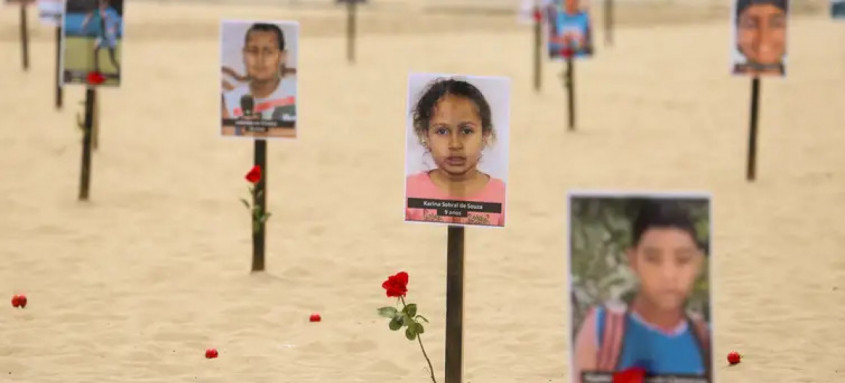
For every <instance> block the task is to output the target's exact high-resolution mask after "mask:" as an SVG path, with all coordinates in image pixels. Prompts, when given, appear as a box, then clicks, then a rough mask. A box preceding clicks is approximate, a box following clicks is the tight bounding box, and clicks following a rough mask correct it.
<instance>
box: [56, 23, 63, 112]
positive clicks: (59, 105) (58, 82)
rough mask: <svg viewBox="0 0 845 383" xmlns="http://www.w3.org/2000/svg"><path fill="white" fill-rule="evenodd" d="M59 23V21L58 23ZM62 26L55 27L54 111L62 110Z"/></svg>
mask: <svg viewBox="0 0 845 383" xmlns="http://www.w3.org/2000/svg"><path fill="white" fill-rule="evenodd" d="M59 23H61V21H59ZM61 65H62V26H61V24H58V25H56V109H61V108H62V85H61V81H62V75H61V73H59V72H60V71H61Z"/></svg>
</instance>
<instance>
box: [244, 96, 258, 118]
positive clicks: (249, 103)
mask: <svg viewBox="0 0 845 383" xmlns="http://www.w3.org/2000/svg"><path fill="white" fill-rule="evenodd" d="M253 109H255V99H254V98H252V95H249V94H245V95H243V96H241V110H242V111H243V114H244V117H252V116H253V114H255V111H254V110H253Z"/></svg>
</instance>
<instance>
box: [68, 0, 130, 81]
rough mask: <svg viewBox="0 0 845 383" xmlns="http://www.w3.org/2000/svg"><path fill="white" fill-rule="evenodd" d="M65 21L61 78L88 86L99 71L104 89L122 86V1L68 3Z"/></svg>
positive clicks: (88, 0) (73, 0) (101, 0)
mask: <svg viewBox="0 0 845 383" xmlns="http://www.w3.org/2000/svg"><path fill="white" fill-rule="evenodd" d="M65 7H66V8H65V14H64V20H63V22H62V25H63V28H62V34H63V37H62V65H61V67H62V73H63V75H62V79H63V81H64V83H65V84H73V83H78V84H87V82H88V74H89V73H91V72H99V73H100V74H101V75H102V76H103V77H105V81H104V82H103V83H102V84H100V85H103V86H115V87H116V86H120V60H119V57H120V51H121V48H122V39H123V0H67V2H66V4H65Z"/></svg>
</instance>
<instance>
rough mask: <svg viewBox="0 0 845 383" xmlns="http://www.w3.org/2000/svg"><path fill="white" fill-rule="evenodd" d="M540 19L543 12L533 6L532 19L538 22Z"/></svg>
mask: <svg viewBox="0 0 845 383" xmlns="http://www.w3.org/2000/svg"><path fill="white" fill-rule="evenodd" d="M540 20H543V14H542V13H540V9H539V8H534V21H535V22H538V23H539V22H540Z"/></svg>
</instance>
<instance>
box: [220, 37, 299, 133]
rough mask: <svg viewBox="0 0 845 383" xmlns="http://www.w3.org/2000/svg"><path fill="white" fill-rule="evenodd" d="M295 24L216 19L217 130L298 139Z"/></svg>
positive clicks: (297, 50) (296, 40) (297, 44)
mask: <svg viewBox="0 0 845 383" xmlns="http://www.w3.org/2000/svg"><path fill="white" fill-rule="evenodd" d="M298 55H299V24H298V23H297V22H294V21H260V20H223V21H222V22H221V24H220V56H221V57H220V60H221V61H220V62H221V64H220V71H221V74H220V75H221V81H220V113H221V121H222V122H221V135H222V136H224V137H249V138H262V139H264V138H296V136H297V124H296V115H297V114H296V109H297V74H296V70H297V57H298Z"/></svg>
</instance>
